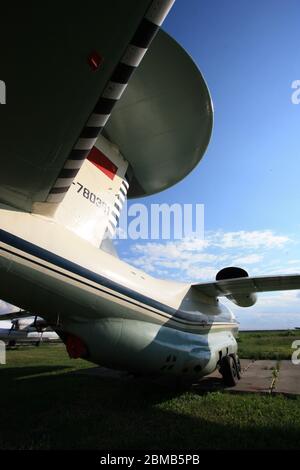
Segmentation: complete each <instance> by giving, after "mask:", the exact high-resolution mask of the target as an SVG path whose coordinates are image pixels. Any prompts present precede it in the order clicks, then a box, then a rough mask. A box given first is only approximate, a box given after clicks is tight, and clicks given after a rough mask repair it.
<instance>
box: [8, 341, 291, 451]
mask: <svg viewBox="0 0 300 470" xmlns="http://www.w3.org/2000/svg"><path fill="white" fill-rule="evenodd" d="M242 336H243V335H242ZM90 366H91V364H89V363H87V362H85V361H82V360H70V359H69V358H68V357H67V355H66V353H65V351H64V347H63V346H62V345H50V346H47V345H42V346H41V347H40V348H34V347H26V348H23V349H21V350H16V351H8V353H7V364H6V366H0V387H1V388H0V394H1V395H0V396H1V406H0V423H1V426H0V449H92V448H93V449H128V450H129V449H161V450H166V449H178V450H179V449H197V450H200V449H206V448H216V449H229V448H231V449H232V448H233V449H245V448H251V449H254V448H272V449H278V448H298V447H299V442H300V399H299V398H297V399H289V398H286V397H283V396H260V395H252V394H247V395H231V394H228V393H221V392H213V393H206V394H202V395H201V394H199V393H196V392H195V391H179V390H176V389H175V388H174V387H172V386H166V385H163V384H160V383H155V384H154V383H153V382H151V381H150V380H146V379H128V380H124V379H123V380H122V379H121V380H117V379H108V378H106V379H104V378H100V377H93V376H88V375H86V376H85V375H80V374H71V373H70V372H71V371H73V370H76V369H79V368H83V367H90Z"/></svg>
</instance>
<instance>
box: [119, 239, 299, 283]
mask: <svg viewBox="0 0 300 470" xmlns="http://www.w3.org/2000/svg"><path fill="white" fill-rule="evenodd" d="M290 241H291V240H290V238H289V237H287V236H283V235H276V234H275V233H273V232H272V231H271V230H261V231H259V230H254V231H236V232H224V231H221V230H218V231H215V232H208V233H207V236H206V238H205V240H201V239H197V238H189V239H183V240H175V241H168V242H165V243H162V242H147V243H145V242H144V243H136V244H134V245H132V246H131V247H130V251H129V253H126V258H127V259H126V261H127V262H129V263H131V264H134V265H135V266H137V267H139V268H141V269H144V270H145V271H147V272H149V273H151V274H154V275H155V274H156V275H158V271H159V270H160V272H162V270H163V271H164V272H165V273H167V276H166V277H168V276H171V277H173V278H174V277H176V278H178V279H180V280H183V281H193V282H196V281H197V282H200V281H201V280H212V279H214V278H215V275H216V273H217V272H218V271H219V270H220V269H222V268H223V267H225V266H230V265H238V266H244V265H251V273H257V274H262V272H261V270H259V269H258V267H257V266H258V265H259V263H260V262H261V261H262V259H263V258H264V251H265V250H266V249H270V248H273V249H275V248H276V249H281V248H282V247H283V246H285V245H286V244H287V243H288V242H290ZM253 250H255V253H251V251H253ZM264 269H265V270H266V269H267V266H266V264H264Z"/></svg>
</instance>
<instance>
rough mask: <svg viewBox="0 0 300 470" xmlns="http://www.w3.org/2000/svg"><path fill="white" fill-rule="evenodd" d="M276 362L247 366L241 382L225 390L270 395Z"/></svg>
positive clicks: (260, 362) (261, 362)
mask: <svg viewBox="0 0 300 470" xmlns="http://www.w3.org/2000/svg"><path fill="white" fill-rule="evenodd" d="M276 365H277V362H276V361H255V362H252V363H251V364H249V367H248V368H247V369H246V370H245V371H244V373H243V375H242V378H241V380H240V381H239V382H238V383H237V385H236V386H235V387H231V388H227V389H226V390H229V391H232V392H247V393H249V392H251V393H253V392H254V393H255V392H259V393H270V392H271V386H272V382H273V379H274V375H273V371H274V369H275V368H276Z"/></svg>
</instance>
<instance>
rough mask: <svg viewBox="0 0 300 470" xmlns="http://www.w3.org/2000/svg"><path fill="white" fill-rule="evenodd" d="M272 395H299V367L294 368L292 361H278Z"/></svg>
mask: <svg viewBox="0 0 300 470" xmlns="http://www.w3.org/2000/svg"><path fill="white" fill-rule="evenodd" d="M273 393H284V394H287V395H300V365H298V366H296V365H294V364H293V363H292V361H280V364H279V374H278V378H277V380H276V382H275V386H274V390H273Z"/></svg>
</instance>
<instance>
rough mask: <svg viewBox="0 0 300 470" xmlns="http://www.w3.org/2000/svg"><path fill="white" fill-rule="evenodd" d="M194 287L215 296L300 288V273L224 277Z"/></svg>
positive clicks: (208, 295) (243, 294) (209, 295)
mask: <svg viewBox="0 0 300 470" xmlns="http://www.w3.org/2000/svg"><path fill="white" fill-rule="evenodd" d="M192 287H193V288H194V289H197V291H198V292H200V293H201V294H204V295H205V296H207V297H213V298H216V297H232V296H233V297H234V296H249V295H250V294H253V293H256V292H271V291H280V290H295V289H300V274H289V275H282V276H260V277H242V278H235V279H223V280H221V281H215V282H207V283H203V284H194V285H193V286H192Z"/></svg>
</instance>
